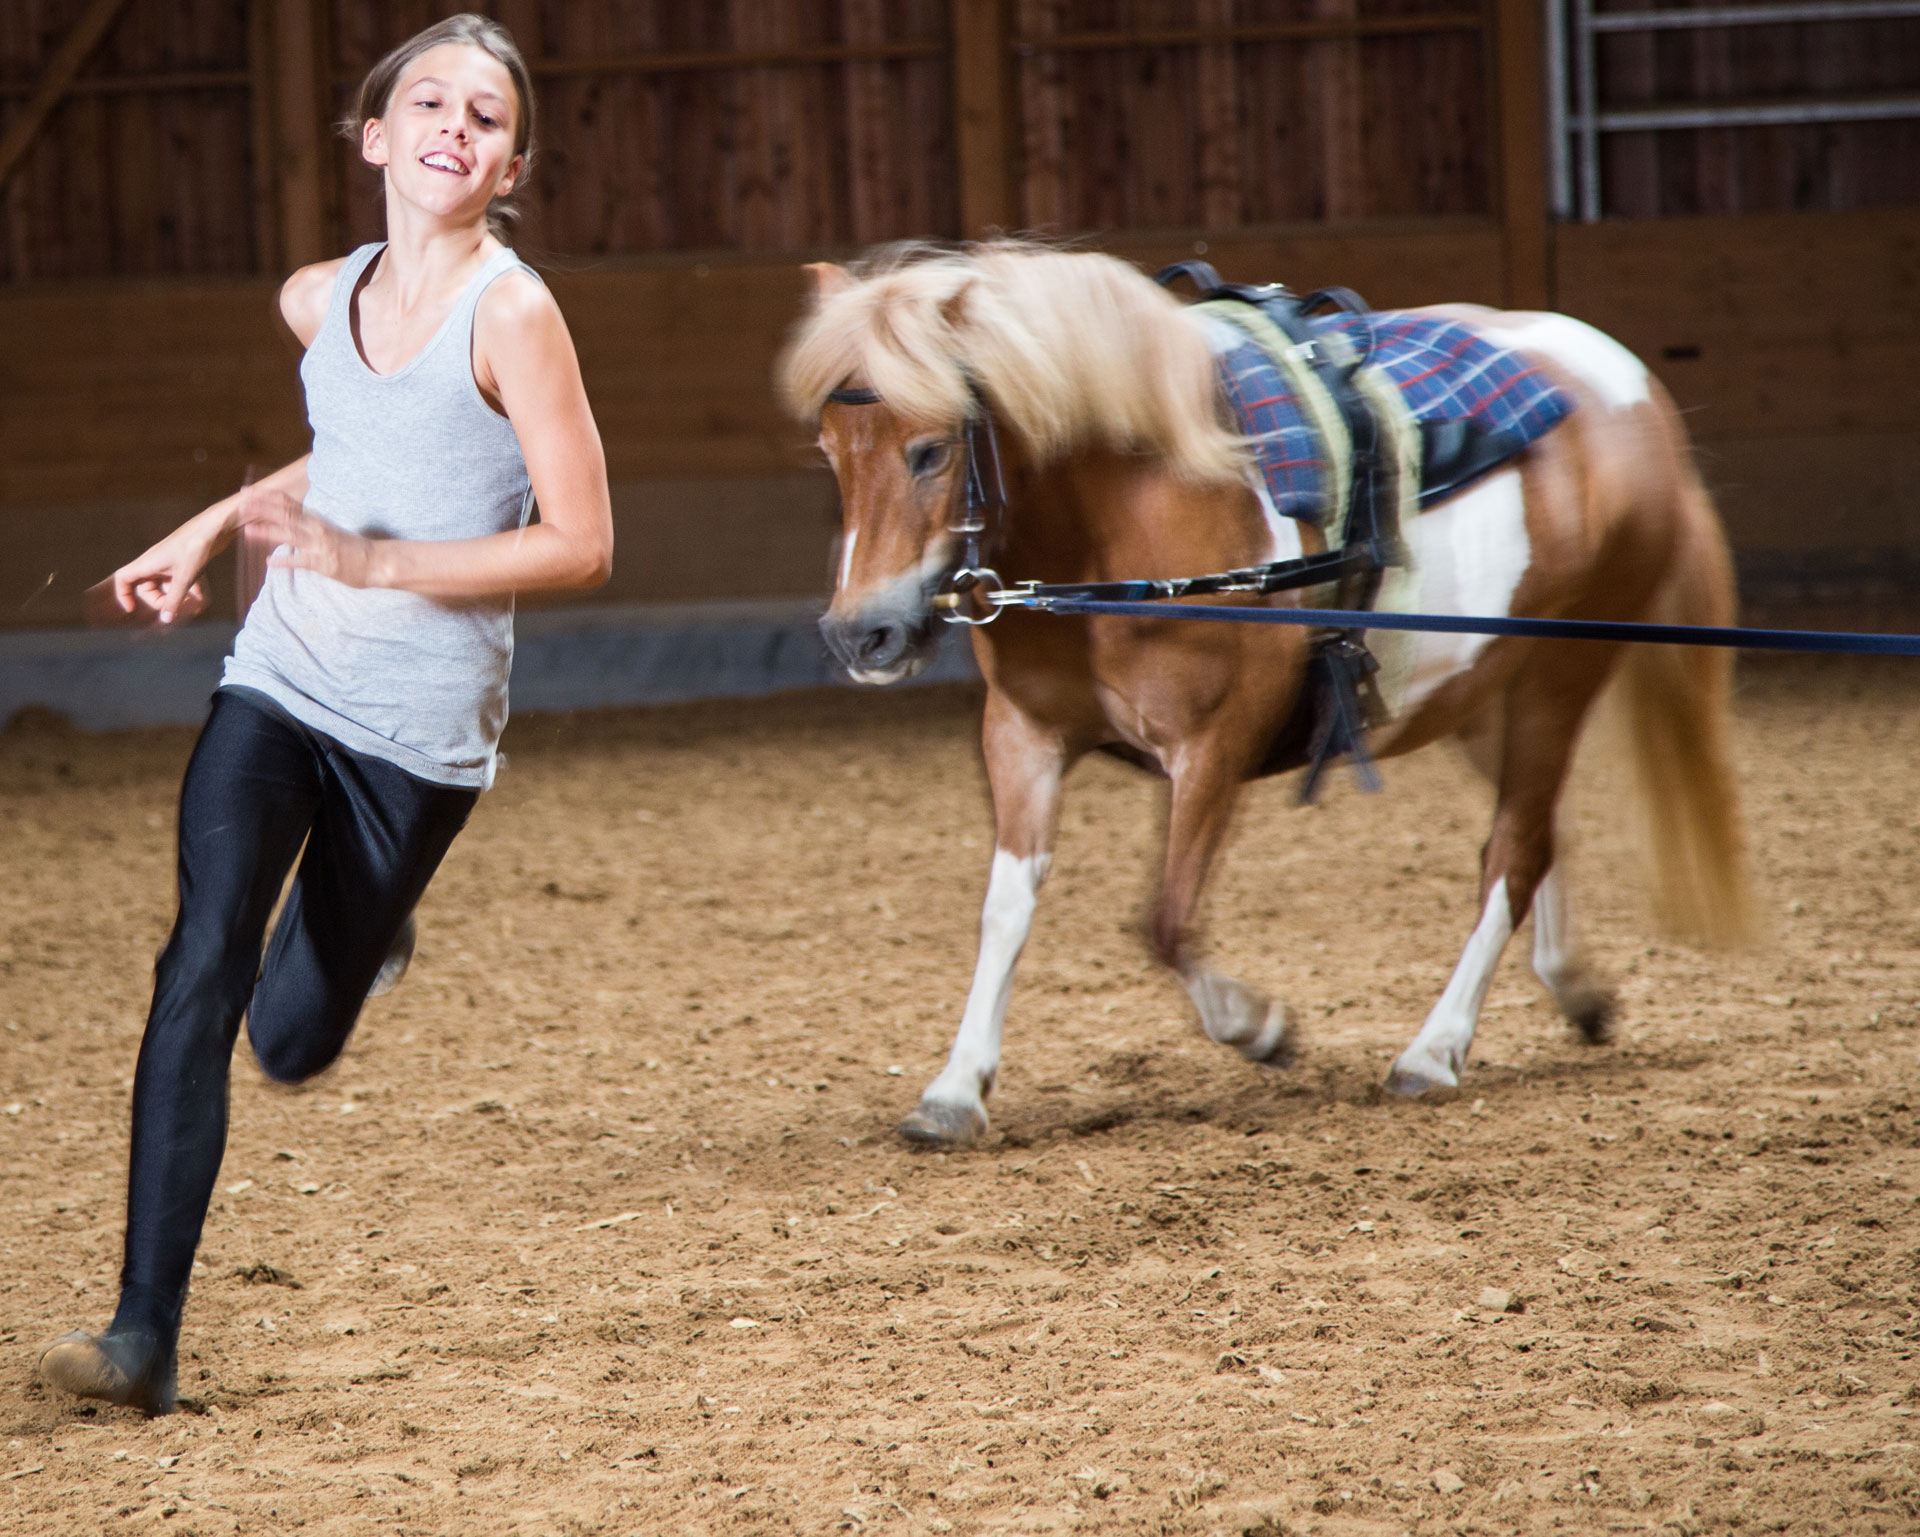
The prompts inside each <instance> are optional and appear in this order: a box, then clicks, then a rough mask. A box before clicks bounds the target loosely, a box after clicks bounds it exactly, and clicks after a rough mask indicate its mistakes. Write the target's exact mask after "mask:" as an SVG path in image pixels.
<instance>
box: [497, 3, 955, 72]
mask: <svg viewBox="0 0 1920 1537" xmlns="http://www.w3.org/2000/svg"><path fill="white" fill-rule="evenodd" d="M735 15H736V17H738V18H746V17H747V13H746V12H745V11H737V12H736V13H735ZM779 21H780V18H778V17H773V16H765V17H763V18H762V22H763V23H764V25H765V26H767V27H770V28H773V29H774V30H778V28H779ZM758 26H759V24H757V23H755V22H754V21H752V20H751V19H747V21H746V25H745V26H744V27H743V29H742V31H741V32H740V33H739V35H741V36H749V35H754V34H755V33H756V31H757V30H758ZM941 52H942V49H941V47H940V45H939V44H938V43H919V42H901V43H862V44H850V45H845V46H840V45H832V46H823V47H819V48H794V47H780V46H768V47H757V46H749V47H746V48H725V49H715V50H712V51H708V52H700V53H631V54H617V55H613V56H611V57H608V58H594V59H542V60H540V61H539V62H538V63H537V64H534V65H533V66H532V67H533V72H534V74H536V75H672V74H688V73H702V72H705V71H708V70H721V71H726V70H735V69H791V68H801V67H806V66H809V65H818V64H849V63H854V62H858V61H861V60H867V61H879V60H888V59H929V58H934V57H937V56H938V55H939V54H940V53H941Z"/></svg>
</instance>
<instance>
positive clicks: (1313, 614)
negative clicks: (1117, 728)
mask: <svg viewBox="0 0 1920 1537" xmlns="http://www.w3.org/2000/svg"><path fill="white" fill-rule="evenodd" d="M1003 601H1004V602H1005V603H1006V606H1007V607H1021V608H1034V609H1040V610H1043V611H1044V612H1046V613H1049V614H1114V615H1122V616H1126V617H1130V618H1139V619H1213V620H1226V621H1230V622H1233V623H1237V624H1295V625H1309V626H1324V627H1325V628H1327V629H1330V630H1421V631H1432V632H1440V633H1444V634H1453V635H1525V636H1535V637H1539V638H1541V639H1551V640H1611V641H1637V642H1642V643H1647V644H1654V645H1663V646H1738V647H1740V648H1742V649H1744V650H1748V651H1841V652H1852V653H1855V654H1860V655H1867V656H1920V635H1864V634H1859V633H1850V632H1847V631H1836V630H1742V629H1729V628H1724V627H1721V626H1715V625H1701V624H1629V623H1623V622H1620V621H1615V620H1609V619H1507V618H1492V617H1481V616H1476V615H1468V614H1392V613H1375V612H1372V611H1370V610H1366V609H1349V608H1249V607H1244V606H1221V607H1216V606H1214V605H1213V604H1211V603H1120V602H1107V601H1102V600H1098V599H1092V598H1027V599H1024V600H1003Z"/></svg>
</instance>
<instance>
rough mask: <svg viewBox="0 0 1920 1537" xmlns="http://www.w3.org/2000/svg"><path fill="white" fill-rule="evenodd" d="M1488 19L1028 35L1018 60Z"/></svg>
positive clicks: (1444, 14) (1341, 20)
mask: <svg viewBox="0 0 1920 1537" xmlns="http://www.w3.org/2000/svg"><path fill="white" fill-rule="evenodd" d="M1485 25H1486V19H1485V18H1484V17H1483V16H1482V15H1481V14H1480V13H1479V12H1478V11H1435V12H1428V13H1424V14H1421V13H1416V14H1414V15H1410V16H1361V15H1359V14H1357V13H1355V12H1352V11H1336V12H1332V13H1330V14H1327V15H1324V16H1320V17H1317V18H1316V19H1314V20H1311V21H1282V22H1266V23H1257V24H1254V23H1250V24H1247V25H1244V26H1228V25H1219V26H1207V25H1202V26H1198V27H1128V28H1125V29H1124V30H1115V31H1107V32H1064V31H1062V32H1047V31H1036V32H1032V33H1029V32H1026V31H1024V30H1023V31H1022V32H1021V34H1020V36H1019V37H1018V38H1017V39H1016V40H1015V41H1014V43H1013V51H1014V52H1015V53H1016V54H1019V55H1022V56H1026V55H1033V54H1045V53H1124V52H1127V51H1129V50H1132V49H1136V48H1208V47H1218V46H1219V45H1221V44H1223V43H1277V42H1303V41H1312V40H1318V41H1329V40H1338V39H1341V38H1359V37H1408V36H1414V37H1417V36H1421V35H1423V34H1427V33H1435V32H1478V31H1479V30H1480V29H1481V28H1482V27H1484V26H1485Z"/></svg>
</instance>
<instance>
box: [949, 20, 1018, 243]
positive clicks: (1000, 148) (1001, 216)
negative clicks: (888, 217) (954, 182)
mask: <svg viewBox="0 0 1920 1537" xmlns="http://www.w3.org/2000/svg"><path fill="white" fill-rule="evenodd" d="M952 14H953V108H954V128H955V133H954V139H955V150H956V152H957V154H956V158H957V159H958V161H959V167H960V230H961V233H962V234H964V235H966V236H968V237H969V238H971V239H976V240H977V239H979V238H980V237H982V236H984V235H985V234H987V233H988V232H989V231H991V230H1004V229H1008V228H1011V227H1012V225H1013V224H1014V222H1015V217H1014V209H1013V186H1012V180H1013V178H1012V176H1011V174H1010V169H1011V167H1010V165H1009V162H1010V160H1011V158H1012V149H1013V124H1012V116H1013V113H1012V101H1013V94H1012V90H1011V88H1010V87H1011V78H1010V77H1011V73H1012V71H1011V69H1010V67H1009V65H1010V55H1009V52H1008V46H1007V39H1008V35H1009V29H1008V26H1007V7H1006V4H1005V0H953V12H952Z"/></svg>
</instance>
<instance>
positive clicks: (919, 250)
mask: <svg viewBox="0 0 1920 1537" xmlns="http://www.w3.org/2000/svg"><path fill="white" fill-rule="evenodd" d="M808 271H809V272H810V273H811V275H812V277H813V281H814V304H813V309H812V312H811V313H810V314H809V315H808V316H807V318H806V319H805V321H804V322H802V324H801V327H800V330H799V332H798V334H797V335H796V336H795V338H794V340H793V342H792V345H791V346H789V347H788V349H787V352H786V355H785V357H784V358H783V359H782V360H781V364H780V376H779V377H780V386H781V390H782V393H783V394H784V395H785V397H786V400H787V404H788V406H789V407H790V408H791V409H792V410H793V412H794V414H795V415H797V416H798V417H800V418H801V419H802V420H805V421H818V423H819V426H820V447H821V449H822V450H823V451H824V452H825V454H826V456H827V459H828V461H829V463H831V464H832V466H833V472H834V476H835V478H836V479H837V480H838V481H839V484H840V506H841V521H842V528H841V540H840V560H839V566H838V570H837V573H836V576H835V581H834V592H833V603H832V605H831V606H830V607H829V608H828V610H827V613H826V617H825V618H823V619H822V620H821V622H820V628H821V632H822V634H823V635H824V636H825V637H826V641H827V645H828V646H829V648H830V649H831V650H832V651H833V654H834V655H835V656H836V657H837V658H838V659H839V660H840V662H841V663H842V664H843V665H844V666H845V667H846V668H847V670H848V672H849V673H851V674H852V676H853V677H854V678H855V679H856V680H857V681H859V682H863V683H892V682H895V681H897V680H898V679H901V678H905V677H910V676H912V674H914V673H916V672H918V671H919V670H920V669H921V668H922V667H924V666H925V665H926V663H927V661H928V660H929V658H930V657H931V654H932V649H933V617H934V616H933V607H932V602H933V598H934V596H935V594H936V593H937V592H938V591H939V589H940V587H941V585H942V583H943V581H944V579H945V577H946V575H947V573H948V572H949V571H950V570H951V569H952V567H953V565H954V562H955V560H956V558H957V550H956V542H955V538H954V535H953V533H952V531H951V525H952V524H953V523H954V522H955V521H956V519H955V517H954V513H955V510H956V508H957V506H958V504H959V499H960V498H961V497H962V495H963V494H964V491H963V480H964V471H965V459H966V455H965V452H964V448H963V435H964V431H965V427H966V423H967V420H968V417H969V416H970V415H972V414H974V413H976V412H982V411H991V412H992V413H993V417H994V420H995V422H996V423H997V424H998V425H999V426H1000V427H1001V428H1004V429H1005V430H1006V432H1007V433H1008V434H1009V435H1010V437H1011V439H1012V442H1013V447H1014V449H1015V454H1016V457H1017V460H1018V462H1019V465H1020V466H1021V467H1022V469H1023V470H1024V471H1025V472H1026V473H1028V474H1031V473H1032V472H1034V471H1038V470H1041V469H1044V468H1045V467H1046V466H1048V465H1049V464H1052V463H1054V462H1056V461H1058V460H1060V459H1063V458H1065V457H1067V456H1068V455H1070V454H1072V453H1074V452H1076V451H1079V450H1082V449H1090V448H1097V449H1104V450H1108V451H1116V452H1121V453H1127V454H1139V455H1144V456H1150V457H1152V458H1155V459H1157V460H1159V461H1161V462H1162V463H1163V464H1164V465H1165V467H1166V468H1167V469H1168V470H1169V471H1170V472H1171V473H1173V474H1175V475H1177V476H1180V477H1181V478H1183V479H1188V480H1195V481H1218V480H1236V479H1238V478H1239V477H1240V476H1241V474H1242V473H1243V463H1244V460H1243V457H1242V450H1241V446H1240V440H1239V439H1238V438H1236V437H1235V436H1234V435H1233V434H1232V432H1230V431H1229V430H1228V429H1227V428H1226V427H1224V426H1223V425H1222V423H1221V420H1220V415H1219V405H1218V385H1217V383H1216V381H1215V374H1214V362H1213V356H1212V353H1211V351H1210V349H1209V348H1208V345H1207V342H1206V338H1205V336H1204V335H1203V334H1202V333H1201V331H1200V330H1199V328H1198V327H1197V326H1195V325H1194V324H1193V323H1192V322H1191V321H1190V320H1189V319H1188V317H1187V316H1186V314H1185V313H1184V310H1183V307H1182V306H1181V305H1180V304H1179V302H1178V301H1177V300H1175V299H1173V298H1172V297H1171V296H1170V295H1168V294H1167V293H1165V292H1164V291H1163V290H1161V289H1160V288H1158V287H1156V286H1155V285H1154V284H1153V283H1152V282H1151V281H1150V280H1149V279H1148V278H1146V277H1145V276H1144V275H1142V274H1141V273H1140V272H1139V271H1138V270H1137V269H1135V268H1133V267H1131V266H1129V265H1128V264H1127V263H1125V262H1122V261H1118V260H1116V259H1115V258H1113V257H1110V256H1102V255H1099V254H1097V253H1094V252H1075V251H1059V250H1054V249H1052V248H1050V247H1046V246H1041V245H1036V244H1031V243H1028V242H1021V241H996V242H993V243H991V244H987V245H982V246H977V247H973V248H971V249H969V250H967V251H965V252H948V251H938V250H930V249H928V248H926V247H903V248H896V249H894V250H891V251H888V252H883V253H882V254H881V255H880V256H879V257H877V258H876V259H874V260H872V261H870V262H869V263H867V264H866V265H865V266H863V267H862V268H861V269H859V270H858V271H856V272H849V271H848V270H847V269H845V268H843V267H836V266H833V265H830V264H827V263H818V264H816V265H814V266H812V267H810V268H809V269H808ZM836 395H838V396H839V397H840V398H838V399H836V398H835V397H836ZM868 396H871V397H872V398H871V399H868V398H867V397H868ZM1010 489H1011V488H1010Z"/></svg>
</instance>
